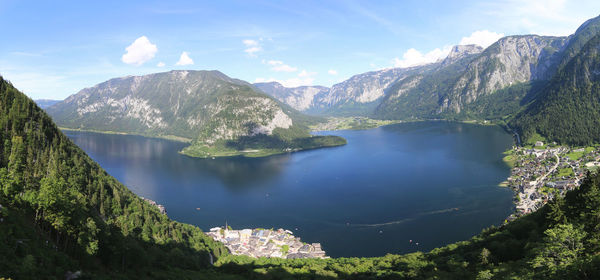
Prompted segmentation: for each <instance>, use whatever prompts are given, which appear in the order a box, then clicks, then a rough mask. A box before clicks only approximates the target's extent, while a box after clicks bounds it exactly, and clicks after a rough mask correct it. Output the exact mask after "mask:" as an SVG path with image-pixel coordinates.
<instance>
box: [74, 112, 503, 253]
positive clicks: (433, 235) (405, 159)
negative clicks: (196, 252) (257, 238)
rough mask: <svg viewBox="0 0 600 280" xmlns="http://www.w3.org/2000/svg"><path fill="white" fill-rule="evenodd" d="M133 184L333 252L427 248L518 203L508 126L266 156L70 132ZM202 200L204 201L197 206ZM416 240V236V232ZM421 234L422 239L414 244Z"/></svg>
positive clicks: (399, 134)
mask: <svg viewBox="0 0 600 280" xmlns="http://www.w3.org/2000/svg"><path fill="white" fill-rule="evenodd" d="M66 133H67V135H68V136H69V137H70V138H71V139H72V140H73V141H74V142H75V143H76V144H77V145H79V146H80V147H81V148H83V149H84V150H85V151H86V152H87V153H88V154H89V155H90V156H91V157H92V158H93V159H94V160H96V161H97V162H99V163H100V165H101V166H102V167H104V168H105V169H106V170H107V171H108V172H109V173H110V174H111V175H113V176H115V177H116V178H117V179H119V181H121V182H123V183H124V184H125V185H127V186H128V187H129V188H130V189H131V190H132V191H134V192H135V193H137V194H138V195H140V196H144V197H147V198H150V199H153V200H155V201H157V202H158V203H160V204H163V205H165V207H166V209H167V212H168V215H169V217H171V218H173V219H175V220H177V221H180V222H185V223H191V224H194V225H198V226H199V227H200V228H202V229H204V230H208V229H209V228H211V227H214V226H220V225H223V224H225V222H226V221H227V223H228V224H229V225H231V226H232V227H234V228H256V227H263V228H271V227H274V228H280V227H282V228H286V229H290V230H292V231H294V233H295V235H297V236H300V237H301V238H302V240H303V241H305V242H321V244H322V245H323V248H324V250H326V252H327V253H328V255H330V256H332V257H340V256H382V255H384V254H386V253H406V252H412V251H417V250H421V251H425V250H430V249H432V248H434V247H439V246H443V245H445V244H448V243H452V242H455V241H459V240H465V239H468V238H470V237H471V236H473V235H475V234H477V233H479V232H480V231H481V230H482V229H483V228H486V227H489V226H491V225H498V224H500V223H501V222H502V221H503V220H504V218H506V217H507V216H508V215H509V214H510V213H511V211H512V209H513V206H512V202H511V199H512V192H511V191H510V190H509V189H507V188H502V187H498V186H497V185H498V183H500V182H502V181H504V180H505V179H506V178H507V177H508V175H509V172H510V170H509V168H508V167H507V166H505V165H504V164H503V163H502V152H503V151H505V150H506V149H508V148H509V147H510V146H511V144H512V138H511V136H510V135H509V134H507V133H505V132H504V131H503V130H502V129H500V128H499V127H493V126H477V125H470V124H462V123H451V122H419V123H405V124H397V125H390V126H385V127H381V128H377V129H372V130H362V131H335V132H328V133H324V134H335V135H340V136H343V137H345V138H346V139H347V140H348V145H346V146H343V147H336V148H328V149H319V150H312V151H305V152H298V153H293V154H286V155H279V156H271V157H267V158H257V159H249V158H221V159H219V158H218V159H196V158H189V157H187V156H183V155H180V154H178V153H177V152H178V151H179V150H181V149H182V148H183V147H185V145H186V144H183V143H178V142H173V141H168V140H161V139H149V138H144V137H138V136H123V135H106V134H96V133H86V132H66ZM196 208H200V210H197V209H196ZM409 240H413V242H412V243H411V242H409ZM417 242H418V243H419V245H416V243H417Z"/></svg>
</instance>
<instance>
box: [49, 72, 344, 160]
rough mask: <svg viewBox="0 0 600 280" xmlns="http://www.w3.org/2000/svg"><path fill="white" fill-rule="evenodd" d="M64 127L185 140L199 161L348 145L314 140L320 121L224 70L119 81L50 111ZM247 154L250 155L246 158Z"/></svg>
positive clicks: (330, 139) (188, 151)
mask: <svg viewBox="0 0 600 280" xmlns="http://www.w3.org/2000/svg"><path fill="white" fill-rule="evenodd" d="M47 111H48V113H49V114H50V115H51V116H52V117H53V118H54V120H55V121H56V122H57V123H58V124H59V125H60V126H62V127H65V128H71V129H83V130H99V131H112V132H124V133H133V134H140V135H146V136H157V137H177V138H185V139H188V141H191V142H192V145H191V146H190V147H188V148H186V149H185V150H184V153H186V154H188V155H192V156H201V157H208V156H225V155H239V154H242V155H248V156H259V155H265V154H272V153H281V152H284V151H290V150H301V149H307V148H317V147H321V146H330V145H339V144H344V143H345V141H343V139H341V138H335V137H317V136H315V137H312V136H311V135H310V134H309V133H308V129H307V125H308V124H310V123H311V122H315V121H317V120H316V119H315V118H310V117H307V116H304V115H302V114H300V113H299V112H297V111H295V110H294V109H292V108H290V107H288V106H287V105H284V104H282V103H280V102H278V101H276V100H274V99H273V98H271V97H269V96H267V95H265V94H263V93H261V92H258V91H257V90H255V88H254V87H253V86H252V85H250V84H248V83H246V82H244V81H241V80H237V79H232V78H229V77H228V76H226V75H225V74H223V73H221V72H218V71H171V72H165V73H157V74H150V75H145V76H129V77H123V78H116V79H111V80H109V81H106V82H104V83H101V84H98V85H96V86H94V87H91V88H86V89H83V90H81V91H80V92H78V93H77V94H74V95H72V96H70V97H68V98H67V99H65V100H64V101H63V102H60V103H57V104H55V105H54V106H52V107H50V108H48V109H47ZM244 151H247V152H244Z"/></svg>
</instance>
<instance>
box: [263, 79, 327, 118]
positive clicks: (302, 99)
mask: <svg viewBox="0 0 600 280" xmlns="http://www.w3.org/2000/svg"><path fill="white" fill-rule="evenodd" d="M254 86H255V87H257V88H258V89H260V90H261V91H262V92H264V93H266V94H268V95H270V96H272V97H275V98H276V99H277V100H279V101H281V102H283V103H285V104H287V105H289V106H291V107H292V108H294V109H296V110H298V111H306V110H308V109H310V108H311V107H312V106H313V101H314V99H315V96H316V95H318V94H322V93H324V92H327V91H329V88H327V87H322V86H301V87H295V88H287V87H284V86H283V85H281V84H280V83H278V82H270V83H255V84H254Z"/></svg>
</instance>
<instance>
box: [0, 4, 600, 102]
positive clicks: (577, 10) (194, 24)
mask: <svg viewBox="0 0 600 280" xmlns="http://www.w3.org/2000/svg"><path fill="white" fill-rule="evenodd" d="M599 14H600V1H598V0H592V1H588V0H577V1H567V0H546V1H541V0H500V1H481V0H478V1H428V0H419V1H397V0H392V1H385V0H379V1H353V0H340V1H327V0H317V1H312V0H297V1H275V0H273V1H249V0H245V1H227V0H223V1H214V0H211V1H177V0H170V1H108V0H105V1H60V0H55V1H24V0H0V27H1V28H0V30H1V34H2V36H1V37H2V39H1V41H0V42H1V43H0V75H2V76H3V77H4V78H5V79H7V80H9V81H11V82H12V83H13V85H15V86H16V87H17V88H18V89H20V90H21V91H23V92H24V93H26V94H27V95H28V96H30V97H31V98H34V99H42V98H44V99H64V98H66V97H67V96H69V95H72V94H75V93H77V92H78V91H79V90H81V89H83V88H86V87H91V86H94V85H96V84H98V83H101V82H103V81H106V80H108V79H111V78H115V77H121V76H128V75H144V74H149V73H156V72H165V71H170V70H183V69H185V70H219V71H221V72H223V73H225V74H226V75H228V76H230V77H233V78H238V79H242V80H246V81H248V82H265V81H278V82H281V83H282V84H283V85H285V86H288V87H295V86H300V85H323V86H331V85H333V84H335V83H339V82H341V81H343V80H346V79H348V78H349V77H351V76H353V75H356V74H360V73H364V72H368V71H374V70H379V69H385V68H391V67H408V66H413V65H419V64H423V63H430V62H434V61H436V60H438V59H441V58H443V57H445V56H446V55H447V54H448V52H449V51H450V49H451V47H452V46H454V45H457V44H478V45H481V46H483V47H487V46H488V45H490V44H492V43H493V42H495V41H496V40H497V39H499V38H501V37H502V36H508V35H520V34H538V35H549V36H567V35H570V34H572V33H573V32H575V30H576V29H577V27H579V25H581V24H582V23H583V22H584V21H586V20H587V19H590V18H593V17H596V16H598V15H599Z"/></svg>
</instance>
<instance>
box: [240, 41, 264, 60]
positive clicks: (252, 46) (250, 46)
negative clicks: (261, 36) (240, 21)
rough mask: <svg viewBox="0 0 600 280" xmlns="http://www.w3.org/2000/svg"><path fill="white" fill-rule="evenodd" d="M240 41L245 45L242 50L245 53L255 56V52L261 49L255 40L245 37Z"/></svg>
mask: <svg viewBox="0 0 600 280" xmlns="http://www.w3.org/2000/svg"><path fill="white" fill-rule="evenodd" d="M242 43H244V45H245V46H246V49H245V50H244V52H245V53H247V54H248V55H249V56H252V57H256V53H257V52H259V51H262V47H261V46H260V44H259V43H258V41H256V40H250V39H246V40H243V41H242Z"/></svg>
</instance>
